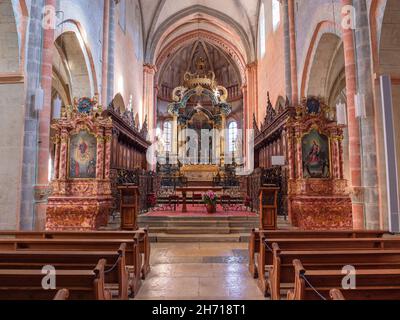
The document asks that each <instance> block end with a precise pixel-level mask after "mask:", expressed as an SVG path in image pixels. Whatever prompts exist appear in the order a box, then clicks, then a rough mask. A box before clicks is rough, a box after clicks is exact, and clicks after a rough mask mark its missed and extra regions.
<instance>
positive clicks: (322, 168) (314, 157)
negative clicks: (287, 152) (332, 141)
mask: <svg viewBox="0 0 400 320" xmlns="http://www.w3.org/2000/svg"><path fill="white" fill-rule="evenodd" d="M302 151H303V169H304V170H303V171H304V178H305V179H310V178H312V179H328V178H329V177H330V157H329V138H328V137H327V136H325V135H322V134H320V133H319V132H318V131H317V130H312V131H311V132H310V133H309V134H307V135H305V136H304V137H303V140H302Z"/></svg>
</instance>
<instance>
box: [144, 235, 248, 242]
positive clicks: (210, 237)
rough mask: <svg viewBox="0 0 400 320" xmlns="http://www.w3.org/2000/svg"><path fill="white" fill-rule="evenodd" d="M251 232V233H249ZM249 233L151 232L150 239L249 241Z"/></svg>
mask: <svg viewBox="0 0 400 320" xmlns="http://www.w3.org/2000/svg"><path fill="white" fill-rule="evenodd" d="M249 234H250V233H249ZM249 234H235V235H222V234H201V235H200V234H197V235H188V234H181V235H177V234H175V235H174V234H165V233H150V241H151V242H153V243H155V242H158V243H232V242H237V243H240V242H242V243H247V242H249V238H250V237H249Z"/></svg>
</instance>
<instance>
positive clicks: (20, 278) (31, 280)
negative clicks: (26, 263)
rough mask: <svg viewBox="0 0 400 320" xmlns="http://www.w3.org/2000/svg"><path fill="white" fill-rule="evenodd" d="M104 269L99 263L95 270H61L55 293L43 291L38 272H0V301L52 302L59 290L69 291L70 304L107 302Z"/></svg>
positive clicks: (41, 278) (42, 276) (101, 262)
mask: <svg viewBox="0 0 400 320" xmlns="http://www.w3.org/2000/svg"><path fill="white" fill-rule="evenodd" d="M105 265H106V261H105V260H104V259H102V260H100V261H99V263H98V264H97V266H96V267H95V268H94V270H60V271H58V272H57V274H56V277H57V278H56V287H57V288H56V289H55V290H51V289H50V290H45V289H43V287H42V281H43V278H44V277H45V275H44V274H43V273H42V271H41V270H0V300H53V298H54V296H55V294H56V292H57V291H58V290H60V289H62V288H68V290H69V298H70V299H71V300H110V299H111V294H110V292H109V291H108V290H106V289H105V283H104V267H105ZM60 294H61V293H60ZM60 296H61V295H60Z"/></svg>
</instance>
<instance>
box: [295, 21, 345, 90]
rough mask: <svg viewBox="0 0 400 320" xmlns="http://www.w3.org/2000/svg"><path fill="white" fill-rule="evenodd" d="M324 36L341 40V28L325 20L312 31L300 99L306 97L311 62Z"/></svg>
mask: <svg viewBox="0 0 400 320" xmlns="http://www.w3.org/2000/svg"><path fill="white" fill-rule="evenodd" d="M325 34H331V35H335V36H336V37H337V38H339V39H341V38H342V33H341V27H340V26H338V25H336V24H335V23H334V22H332V21H328V20H326V21H321V22H320V23H319V24H318V25H317V27H316V28H315V30H314V33H313V36H312V37H311V41H310V46H309V48H308V51H307V54H306V57H305V59H304V67H303V72H302V79H301V89H300V95H301V96H302V97H305V96H306V95H307V91H308V90H307V86H308V81H309V79H310V72H311V67H312V62H313V59H314V57H315V55H316V52H317V49H318V44H319V43H320V42H321V38H323V37H324V35H325Z"/></svg>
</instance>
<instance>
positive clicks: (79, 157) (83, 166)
mask: <svg viewBox="0 0 400 320" xmlns="http://www.w3.org/2000/svg"><path fill="white" fill-rule="evenodd" d="M69 148H70V149H69V177H70V178H71V179H95V178H96V162H97V159H96V158H97V139H96V137H95V136H94V135H92V134H90V133H89V132H87V131H81V132H79V133H78V134H75V135H72V136H71V138H70V146H69Z"/></svg>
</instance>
